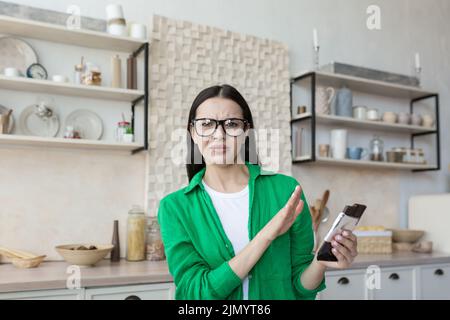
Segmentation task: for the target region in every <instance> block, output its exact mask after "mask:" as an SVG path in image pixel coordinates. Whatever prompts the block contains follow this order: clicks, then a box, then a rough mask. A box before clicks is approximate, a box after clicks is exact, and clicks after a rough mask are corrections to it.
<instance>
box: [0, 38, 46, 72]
mask: <svg viewBox="0 0 450 320" xmlns="http://www.w3.org/2000/svg"><path fill="white" fill-rule="evenodd" d="M0 57H2V58H1V59H0V73H1V74H3V70H4V69H5V68H8V67H11V68H16V69H17V70H19V71H20V72H21V73H22V76H23V77H26V76H27V69H28V67H29V66H30V65H32V64H33V63H37V62H38V56H37V54H36V52H35V51H34V49H33V48H32V47H31V46H30V45H29V44H28V43H27V42H25V41H24V40H22V39H19V38H14V37H9V36H0Z"/></svg>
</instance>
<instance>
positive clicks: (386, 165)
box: [302, 157, 435, 170]
mask: <svg viewBox="0 0 450 320" xmlns="http://www.w3.org/2000/svg"><path fill="white" fill-rule="evenodd" d="M309 159H310V160H311V157H310V158H309ZM302 160H305V159H302ZM315 162H317V163H318V164H323V165H333V166H335V165H337V166H352V167H356V166H357V167H366V168H383V169H400V170H423V169H434V168H435V167H434V166H430V165H424V164H409V163H391V162H378V161H366V160H350V159H345V160H337V159H333V158H323V157H317V158H316V160H315ZM306 163H308V162H306Z"/></svg>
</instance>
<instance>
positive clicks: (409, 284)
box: [318, 264, 450, 300]
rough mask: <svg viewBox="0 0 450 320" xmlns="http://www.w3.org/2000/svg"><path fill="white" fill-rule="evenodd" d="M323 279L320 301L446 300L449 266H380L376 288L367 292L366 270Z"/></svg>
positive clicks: (449, 293)
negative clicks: (324, 287) (324, 282)
mask: <svg viewBox="0 0 450 320" xmlns="http://www.w3.org/2000/svg"><path fill="white" fill-rule="evenodd" d="M371 276H372V274H371ZM325 277H326V280H325V281H326V287H327V288H326V289H325V290H324V291H322V292H320V293H319V295H318V299H321V300H365V299H367V300H416V299H418V300H430V299H433V300H434V299H450V264H430V265H427V264H423V265H411V266H402V267H381V268H380V274H379V277H380V278H379V280H380V282H379V285H380V287H379V288H375V289H371V290H369V289H368V288H367V286H366V269H353V270H343V271H341V270H336V271H327V272H326V274H325Z"/></svg>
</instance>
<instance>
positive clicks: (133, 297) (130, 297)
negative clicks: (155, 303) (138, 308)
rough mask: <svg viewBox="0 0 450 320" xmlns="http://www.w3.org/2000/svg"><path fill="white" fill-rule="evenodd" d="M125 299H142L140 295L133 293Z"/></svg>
mask: <svg viewBox="0 0 450 320" xmlns="http://www.w3.org/2000/svg"><path fill="white" fill-rule="evenodd" d="M125 300H141V298H139V297H138V296H135V295H131V296H128V297H126V298H125Z"/></svg>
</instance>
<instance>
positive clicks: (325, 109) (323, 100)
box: [316, 86, 336, 114]
mask: <svg viewBox="0 0 450 320" xmlns="http://www.w3.org/2000/svg"><path fill="white" fill-rule="evenodd" d="M335 94H336V91H335V90H334V88H332V87H328V88H326V87H321V86H318V87H317V89H316V112H317V113H319V114H330V113H331V102H332V101H333V99H334V96H335Z"/></svg>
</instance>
